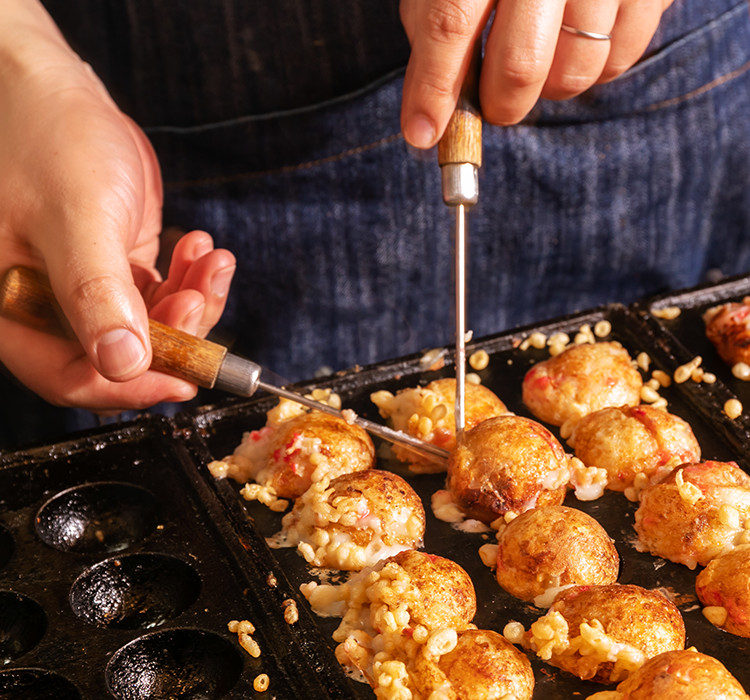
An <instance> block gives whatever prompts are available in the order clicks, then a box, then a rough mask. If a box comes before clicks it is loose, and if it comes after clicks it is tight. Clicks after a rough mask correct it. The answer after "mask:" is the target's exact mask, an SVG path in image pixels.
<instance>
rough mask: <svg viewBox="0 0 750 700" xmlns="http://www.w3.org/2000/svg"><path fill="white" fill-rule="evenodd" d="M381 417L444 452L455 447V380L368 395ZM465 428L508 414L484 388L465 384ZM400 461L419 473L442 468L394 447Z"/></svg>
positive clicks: (498, 401) (412, 453)
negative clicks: (393, 392) (407, 463)
mask: <svg viewBox="0 0 750 700" xmlns="http://www.w3.org/2000/svg"><path fill="white" fill-rule="evenodd" d="M370 399H371V400H372V402H373V403H374V404H375V405H376V406H377V407H378V409H379V411H380V415H381V416H382V417H383V418H386V419H387V420H388V422H389V423H390V425H391V427H393V428H394V429H395V430H400V431H401V432H404V433H407V434H409V435H413V436H414V437H417V438H419V439H420V440H422V441H423V442H428V443H430V444H433V445H437V446H438V447H443V448H444V449H446V450H449V451H450V450H453V449H454V448H455V446H456V418H455V412H456V380H455V379H454V378H452V377H446V378H444V379H436V380H434V381H432V382H430V383H429V384H427V385H426V386H424V387H413V388H406V389H401V391H399V392H398V393H396V394H395V395H394V394H392V393H391V392H390V391H385V390H382V391H376V392H375V393H373V394H371V395H370ZM464 411H465V428H466V429H467V430H468V429H470V428H473V427H474V426H475V425H477V424H478V423H481V422H482V421H483V420H486V419H487V418H491V417H492V416H500V415H503V414H505V413H509V411H508V408H507V407H506V406H505V404H504V403H503V402H502V401H501V400H500V399H499V398H498V397H497V396H496V395H495V394H494V393H493V392H492V391H491V390H490V389H488V388H487V387H486V386H483V385H482V384H472V383H468V382H467V384H466V388H465V394H464ZM393 452H394V454H395V455H396V457H397V458H398V459H400V460H401V461H402V462H409V463H410V464H411V465H412V468H413V469H415V470H416V471H420V472H434V471H439V470H440V469H443V468H444V467H440V466H436V464H435V462H429V461H428V460H424V459H420V457H419V456H418V455H415V454H414V452H412V451H411V450H408V449H405V448H403V447H399V446H398V445H395V446H393Z"/></svg>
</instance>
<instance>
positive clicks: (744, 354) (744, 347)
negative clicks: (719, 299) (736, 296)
mask: <svg viewBox="0 0 750 700" xmlns="http://www.w3.org/2000/svg"><path fill="white" fill-rule="evenodd" d="M703 321H704V322H705V324H706V337H707V338H708V339H709V340H710V341H711V342H712V343H713V345H714V347H715V348H716V351H717V352H718V353H719V356H720V357H721V359H722V360H724V362H726V363H727V364H728V365H735V364H737V363H738V362H744V363H745V364H746V365H750V298H747V297H746V298H745V299H743V300H742V302H737V301H731V302H727V303H726V304H721V305H720V306H714V307H713V308H711V309H708V311H706V313H704V314H703Z"/></svg>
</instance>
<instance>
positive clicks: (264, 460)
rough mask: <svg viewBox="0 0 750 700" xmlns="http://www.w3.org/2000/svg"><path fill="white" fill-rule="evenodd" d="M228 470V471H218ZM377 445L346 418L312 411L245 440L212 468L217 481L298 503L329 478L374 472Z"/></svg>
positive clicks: (258, 432) (213, 464)
mask: <svg viewBox="0 0 750 700" xmlns="http://www.w3.org/2000/svg"><path fill="white" fill-rule="evenodd" d="M222 465H223V466H226V467H227V468H226V469H221V468H217V467H222ZM374 466H375V446H374V445H373V442H372V439H371V438H370V436H369V435H368V433H367V432H366V431H365V430H364V429H363V428H361V427H360V426H358V425H357V424H356V423H349V422H347V421H346V420H344V418H341V417H339V416H334V415H330V414H328V413H321V412H320V411H307V412H305V413H297V414H294V415H293V416H292V417H291V418H288V419H286V420H281V421H279V422H278V423H272V424H269V425H267V426H266V427H264V428H262V429H261V430H255V431H252V432H249V433H245V435H243V437H242V443H241V444H240V445H239V446H238V447H237V448H236V449H235V451H234V453H233V454H232V455H231V456H229V457H225V458H224V459H223V460H221V461H220V462H214V463H212V464H211V465H209V468H210V469H211V473H212V474H213V475H214V476H229V477H232V478H235V479H237V480H243V481H249V480H252V481H255V482H256V483H258V484H261V485H263V486H270V487H272V488H273V489H274V490H275V493H276V495H277V496H278V497H280V498H297V497H298V496H301V495H302V494H303V493H304V492H305V491H307V489H308V488H310V484H311V483H312V482H313V481H314V480H317V479H318V478H321V477H322V476H324V475H327V476H329V477H330V478H333V477H335V476H338V475H339V474H345V473H348V472H355V471H362V470H363V469H372V468H373V467H374Z"/></svg>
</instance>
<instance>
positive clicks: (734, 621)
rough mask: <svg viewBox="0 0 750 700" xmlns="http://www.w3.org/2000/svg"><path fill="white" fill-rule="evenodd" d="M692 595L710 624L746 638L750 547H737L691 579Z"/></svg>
mask: <svg viewBox="0 0 750 700" xmlns="http://www.w3.org/2000/svg"><path fill="white" fill-rule="evenodd" d="M695 592H696V593H697V595H698V599H699V600H700V601H701V603H703V605H705V606H706V607H705V608H704V609H703V614H704V615H705V616H706V618H707V619H708V620H709V621H710V622H711V623H713V624H714V625H716V626H717V627H720V628H721V629H724V630H726V631H727V632H729V633H730V634H736V635H737V636H739V637H750V545H747V544H744V545H739V546H738V547H736V548H735V549H733V550H731V551H729V552H726V553H724V554H722V555H721V556H719V557H716V559H713V560H712V561H710V562H709V563H708V565H707V566H706V568H705V569H703V571H701V572H700V573H699V574H698V576H697V577H696V579H695Z"/></svg>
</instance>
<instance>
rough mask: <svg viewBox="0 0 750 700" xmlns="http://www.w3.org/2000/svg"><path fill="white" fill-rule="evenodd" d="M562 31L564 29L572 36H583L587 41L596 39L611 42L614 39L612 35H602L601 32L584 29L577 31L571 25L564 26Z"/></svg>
mask: <svg viewBox="0 0 750 700" xmlns="http://www.w3.org/2000/svg"><path fill="white" fill-rule="evenodd" d="M561 28H562V29H564V30H565V31H566V32H570V33H571V34H575V35H576V36H582V37H585V38H586V39H596V40H597V41H609V40H610V39H612V35H611V34H600V33H599V32H587V31H584V30H583V29H576V28H575V27H571V26H570V25H569V24H563V25H562V27H561Z"/></svg>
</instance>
